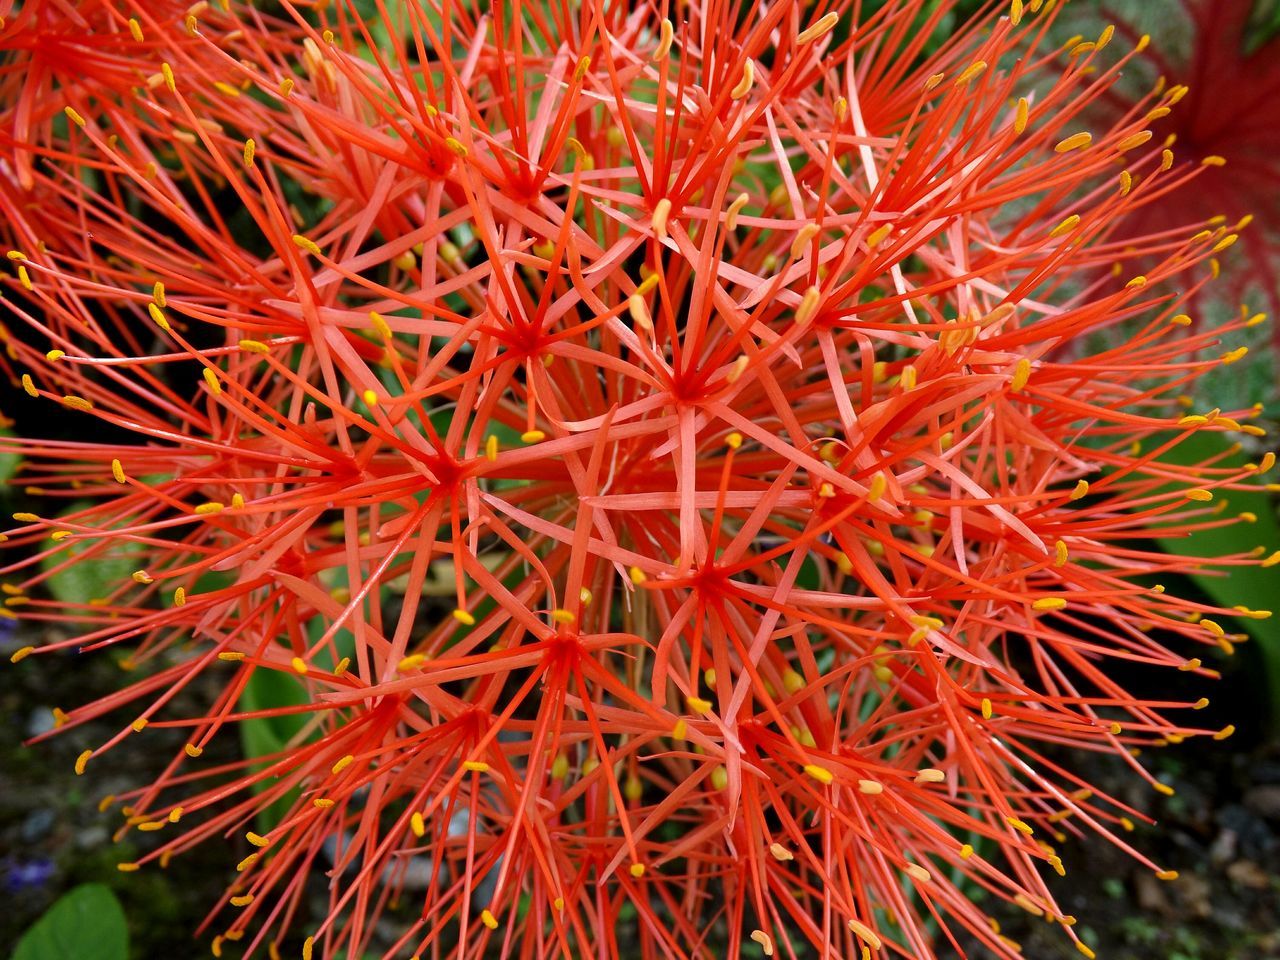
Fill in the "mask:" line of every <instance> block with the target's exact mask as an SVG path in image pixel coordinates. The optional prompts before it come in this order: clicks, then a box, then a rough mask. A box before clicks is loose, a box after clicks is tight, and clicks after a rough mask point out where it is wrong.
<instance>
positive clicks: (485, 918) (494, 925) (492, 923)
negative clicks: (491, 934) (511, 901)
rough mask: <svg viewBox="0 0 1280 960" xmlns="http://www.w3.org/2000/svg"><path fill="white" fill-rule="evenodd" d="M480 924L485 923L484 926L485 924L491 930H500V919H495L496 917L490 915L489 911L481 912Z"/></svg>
mask: <svg viewBox="0 0 1280 960" xmlns="http://www.w3.org/2000/svg"><path fill="white" fill-rule="evenodd" d="M480 922H481V923H483V924H484V925H485V926H486V927H488V928H489V929H490V930H497V929H498V918H497V917H495V916H494V915H493V914H492V913H490V912H489V911H488V910H481V911H480Z"/></svg>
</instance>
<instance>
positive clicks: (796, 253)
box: [791, 223, 820, 260]
mask: <svg viewBox="0 0 1280 960" xmlns="http://www.w3.org/2000/svg"><path fill="white" fill-rule="evenodd" d="M819 230H820V228H819V226H818V225H817V224H816V223H806V224H805V225H804V226H803V227H801V228H800V229H799V230H797V231H796V235H795V239H793V240H792V241H791V259H793V260H798V259H800V257H802V256H804V253H805V251H806V250H807V249H808V248H809V244H810V243H812V242H813V238H814V237H816V236H817V235H818V232H819Z"/></svg>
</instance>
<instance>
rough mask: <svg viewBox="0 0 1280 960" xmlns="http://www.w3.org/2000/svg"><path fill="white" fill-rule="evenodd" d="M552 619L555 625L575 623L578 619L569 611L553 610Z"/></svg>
mask: <svg viewBox="0 0 1280 960" xmlns="http://www.w3.org/2000/svg"><path fill="white" fill-rule="evenodd" d="M551 619H552V621H554V622H555V623H573V622H574V621H575V620H576V619H578V618H577V617H576V616H574V615H573V613H572V612H571V611H569V610H552V611H551Z"/></svg>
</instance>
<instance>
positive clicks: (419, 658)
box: [396, 653, 427, 673]
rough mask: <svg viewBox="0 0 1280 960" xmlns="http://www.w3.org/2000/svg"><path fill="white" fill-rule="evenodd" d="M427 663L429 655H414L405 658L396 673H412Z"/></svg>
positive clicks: (397, 666) (397, 667)
mask: <svg viewBox="0 0 1280 960" xmlns="http://www.w3.org/2000/svg"><path fill="white" fill-rule="evenodd" d="M426 662H427V655H426V654H425V653H414V654H411V655H409V656H407V657H405V658H403V659H402V660H401V661H400V662H399V663H397V664H396V672H397V673H409V672H410V671H413V670H417V669H418V668H419V667H421V666H422V665H423V664H424V663H426Z"/></svg>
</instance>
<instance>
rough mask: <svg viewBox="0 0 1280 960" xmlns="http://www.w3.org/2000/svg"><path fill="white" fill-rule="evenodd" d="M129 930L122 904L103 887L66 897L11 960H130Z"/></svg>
mask: <svg viewBox="0 0 1280 960" xmlns="http://www.w3.org/2000/svg"><path fill="white" fill-rule="evenodd" d="M128 957H129V928H128V926H127V925H126V924H125V919H124V911H123V910H121V909H120V902H119V901H118V900H116V896H115V894H114V893H112V892H111V891H110V890H109V889H107V888H106V887H104V886H103V885H102V884H100V883H86V884H83V885H82V886H79V887H76V888H74V889H73V890H71V891H69V892H68V893H66V894H64V895H63V896H62V897H61V898H60V899H59V900H58V901H57V902H56V903H55V904H54V905H53V906H52V907H50V908H49V909H48V910H47V911H45V914H44V916H42V917H41V918H40V919H39V920H37V921H36V922H35V923H34V924H33V925H32V926H31V927H30V928H29V929H28V930H27V932H26V933H24V934H23V935H22V939H21V940H19V941H18V946H17V947H16V948H15V949H14V951H13V957H12V960H71V958H74V960H128Z"/></svg>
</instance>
